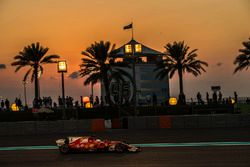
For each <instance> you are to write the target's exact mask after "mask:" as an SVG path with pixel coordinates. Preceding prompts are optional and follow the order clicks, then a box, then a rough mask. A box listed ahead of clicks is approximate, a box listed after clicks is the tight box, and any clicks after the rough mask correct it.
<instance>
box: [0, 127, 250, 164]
mask: <svg viewBox="0 0 250 167" xmlns="http://www.w3.org/2000/svg"><path fill="white" fill-rule="evenodd" d="M68 135H72V136H73V135H95V136H97V137H100V138H103V139H104V138H106V139H112V140H125V141H128V142H129V143H177V144H178V143H194V142H249V141H250V128H216V129H165V130H163V129H159V130H107V131H105V132H96V133H91V132H86V133H84V134H68ZM61 137H65V135H62V134H61V135H60V134H55V135H42V136H1V137H0V147H10V146H45V145H55V140H56V139H58V138H61ZM0 166H3V167H5V166H25V167H29V166H35V167H38V166H46V167H47V166H65V167H66V166H67V167H68V166H69V167H71V166H84V167H86V166H91V167H100V166H101V167H106V166H107V167H127V166H128V167H130V166H139V167H151V166H159V167H163V166H164V167H165V166H173V167H182V166H188V167H198V166H201V167H203V166H205V167H208V166H216V167H217V166H218V167H219V166H227V167H243V166H245V167H249V166H250V146H249V145H239V146H235V145H228V146H209V145H208V146H198V147H197V146H194V147H193V146H190V147H185V146H184V147H143V148H142V152H140V153H135V154H134V153H132V154H128V153H124V154H117V153H83V154H69V155H61V154H60V153H59V151H58V150H57V149H50V150H19V151H17V150H16V151H0Z"/></svg>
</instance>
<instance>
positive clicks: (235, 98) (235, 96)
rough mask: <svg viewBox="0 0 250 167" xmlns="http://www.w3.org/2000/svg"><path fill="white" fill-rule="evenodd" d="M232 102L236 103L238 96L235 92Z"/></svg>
mask: <svg viewBox="0 0 250 167" xmlns="http://www.w3.org/2000/svg"><path fill="white" fill-rule="evenodd" d="M234 100H235V103H238V94H237V92H234Z"/></svg>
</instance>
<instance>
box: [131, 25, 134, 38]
mask: <svg viewBox="0 0 250 167" xmlns="http://www.w3.org/2000/svg"><path fill="white" fill-rule="evenodd" d="M131 24H132V39H134V25H133V22H131Z"/></svg>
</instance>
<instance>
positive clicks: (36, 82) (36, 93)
mask: <svg viewBox="0 0 250 167" xmlns="http://www.w3.org/2000/svg"><path fill="white" fill-rule="evenodd" d="M34 73H35V98H36V99H37V100H38V98H39V90H38V89H39V88H38V67H37V66H35V67H34Z"/></svg>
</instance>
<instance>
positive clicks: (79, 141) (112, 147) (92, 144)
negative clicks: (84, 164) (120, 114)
mask: <svg viewBox="0 0 250 167" xmlns="http://www.w3.org/2000/svg"><path fill="white" fill-rule="evenodd" d="M56 144H57V146H58V147H59V151H60V152H61V153H63V154H67V153H69V152H118V153H123V152H139V151H141V149H140V148H139V147H135V146H133V145H130V144H127V143H125V142H122V141H110V140H100V139H97V138H95V137H92V136H80V137H67V138H65V139H58V140H56Z"/></svg>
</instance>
